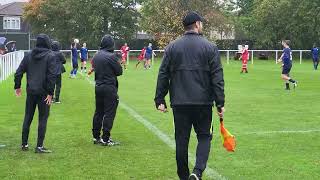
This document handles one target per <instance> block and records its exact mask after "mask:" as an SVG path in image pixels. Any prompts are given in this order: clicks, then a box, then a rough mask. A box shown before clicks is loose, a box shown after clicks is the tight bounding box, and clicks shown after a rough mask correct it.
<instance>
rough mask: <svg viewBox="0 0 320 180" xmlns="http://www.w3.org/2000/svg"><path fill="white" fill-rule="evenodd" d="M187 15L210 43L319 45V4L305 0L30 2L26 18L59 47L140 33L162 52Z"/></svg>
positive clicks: (124, 37)
mask: <svg viewBox="0 0 320 180" xmlns="http://www.w3.org/2000/svg"><path fill="white" fill-rule="evenodd" d="M139 6H141V7H142V8H137V7H139ZM190 10H195V11H198V12H200V13H201V14H202V15H203V16H204V17H205V19H206V20H207V21H206V23H205V35H207V37H209V38H210V32H212V31H215V32H218V33H221V34H222V33H224V34H230V33H232V32H235V35H236V39H237V40H250V41H252V42H253V43H254V48H266V49H274V48H280V43H279V42H280V40H281V39H290V40H291V41H292V43H293V46H294V48H310V46H312V44H313V43H315V42H319V41H320V39H319V37H320V28H319V26H320V15H319V13H320V1H309V0H225V1H221V0H115V1H114V0H31V1H30V3H28V5H27V6H26V8H25V18H26V19H27V20H28V21H29V22H30V23H31V25H32V27H33V31H34V33H39V32H45V33H48V34H50V35H52V36H53V37H55V38H57V39H59V40H60V41H62V42H63V43H68V42H70V41H71V39H72V38H74V37H80V38H81V40H82V41H86V42H89V44H96V45H98V44H99V41H100V37H101V36H102V35H103V34H106V33H109V34H112V35H113V36H114V38H115V39H122V40H126V41H129V40H130V39H132V37H133V35H134V33H135V32H137V31H138V30H145V31H147V32H148V33H150V34H151V35H153V36H154V37H155V38H156V41H157V42H158V44H159V46H160V47H164V46H165V45H167V44H168V42H170V41H171V40H173V39H175V38H176V37H177V36H179V35H181V34H182V33H183V31H184V30H183V26H182V22H181V20H182V18H183V16H184V15H185V14H186V13H187V12H188V11H190ZM212 40H213V41H214V39H212Z"/></svg>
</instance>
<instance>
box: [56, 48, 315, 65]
mask: <svg viewBox="0 0 320 180" xmlns="http://www.w3.org/2000/svg"><path fill="white" fill-rule="evenodd" d="M97 51H98V50H89V57H90V58H92V57H93V55H94V53H95V52H97ZM62 52H63V53H65V55H66V57H68V58H71V51H70V50H62ZM116 52H120V50H116ZM140 52H141V50H130V51H129V52H128V56H127V64H129V63H130V61H132V60H133V59H134V60H136V59H137V57H138V56H139V54H140ZM219 52H220V56H221V58H222V59H224V60H226V61H227V64H229V63H230V61H231V60H232V59H237V58H236V57H237V54H239V53H240V52H239V50H219ZM154 53H155V54H156V56H157V57H161V58H162V56H163V53H164V50H154ZM281 53H282V50H249V55H250V59H249V60H250V61H251V63H252V64H254V61H255V60H256V59H260V58H267V60H274V62H275V63H277V60H278V59H279V58H280V56H281ZM292 53H293V59H294V60H298V61H299V63H300V64H302V62H303V60H304V59H309V58H310V59H311V51H310V50H292ZM262 56H263V57H262ZM154 60H155V56H154V55H153V54H152V64H153V63H154ZM71 63H72V62H71Z"/></svg>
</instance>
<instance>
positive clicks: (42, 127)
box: [14, 34, 56, 153]
mask: <svg viewBox="0 0 320 180" xmlns="http://www.w3.org/2000/svg"><path fill="white" fill-rule="evenodd" d="M24 73H27V100H26V108H25V116H24V122H23V127H22V146H21V148H22V150H23V151H27V150H28V137H29V130H30V125H31V122H32V119H33V115H34V112H35V109H36V106H37V105H38V111H39V124H38V142H37V147H36V148H35V152H36V153H50V152H51V151H50V150H48V149H46V148H44V147H43V141H44V138H45V134H46V127H47V120H48V117H49V111H50V105H51V101H52V95H53V91H54V83H55V80H56V61H55V57H54V54H53V53H52V51H51V42H50V38H49V37H48V36H47V35H45V34H39V35H38V36H37V41H36V48H35V49H33V50H32V51H31V53H28V54H27V55H26V56H25V57H24V58H23V60H22V62H21V64H20V65H19V67H18V69H17V71H16V73H15V78H14V82H15V85H14V89H15V93H16V96H18V97H20V96H21V80H22V77H23V74H24Z"/></svg>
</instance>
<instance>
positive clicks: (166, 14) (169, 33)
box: [140, 0, 231, 47]
mask: <svg viewBox="0 0 320 180" xmlns="http://www.w3.org/2000/svg"><path fill="white" fill-rule="evenodd" d="M219 2H220V1H218V0H203V1H199V0H161V1H159V0H149V1H145V2H144V3H143V4H142V5H143V8H142V11H141V12H142V19H141V21H140V25H141V27H142V28H143V29H144V30H146V31H147V32H148V33H150V34H152V35H154V36H155V37H156V40H157V41H158V44H159V46H160V47H164V46H166V45H167V44H168V43H169V42H170V41H172V40H174V39H175V38H177V37H178V36H180V35H182V34H183V32H184V29H183V25H182V19H183V17H184V15H185V14H186V13H187V12H188V11H191V10H192V11H198V12H199V13H200V14H202V15H203V16H204V17H205V19H206V22H205V28H204V30H205V32H204V34H206V35H207V36H208V37H209V35H210V32H211V31H220V32H221V31H223V32H231V26H230V23H231V22H230V21H229V20H228V18H227V17H226V16H225V15H224V14H223V12H222V11H221V9H222V7H223V4H221V3H219Z"/></svg>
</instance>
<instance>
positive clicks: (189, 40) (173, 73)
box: [154, 12, 224, 180]
mask: <svg viewBox="0 0 320 180" xmlns="http://www.w3.org/2000/svg"><path fill="white" fill-rule="evenodd" d="M202 21H203V18H202V17H201V16H200V15H198V14H197V13H196V12H190V13H188V14H187V15H186V16H185V18H184V19H183V25H184V27H185V30H186V32H185V34H184V36H182V37H180V38H178V39H177V40H175V41H173V42H171V43H170V44H169V45H168V46H167V47H166V50H165V54H164V57H163V61H162V64H161V67H160V69H159V75H158V83H157V90H156V94H155V99H154V100H155V104H156V108H157V109H158V110H160V111H162V112H166V108H167V106H166V102H165V96H166V95H167V93H168V91H170V101H171V107H172V109H173V115H174V123H175V140H176V161H177V173H178V175H179V178H180V179H181V180H184V179H188V178H189V179H201V176H202V172H203V171H204V170H205V168H206V164H207V160H208V157H209V152H210V142H211V139H212V134H211V132H210V128H211V121H212V106H213V104H214V102H215V105H216V107H217V109H218V111H219V112H220V113H219V115H220V116H222V115H223V111H224V79H223V69H222V65H221V61H220V56H219V51H218V48H217V47H216V46H215V45H213V44H212V43H210V42H209V41H208V40H207V39H206V38H204V37H203V36H202V35H201V32H202ZM192 126H193V127H194V130H195V132H196V134H197V139H198V146H197V153H196V163H195V167H194V169H193V172H192V174H191V175H190V172H189V167H188V144H189V139H190V132H191V128H192Z"/></svg>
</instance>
